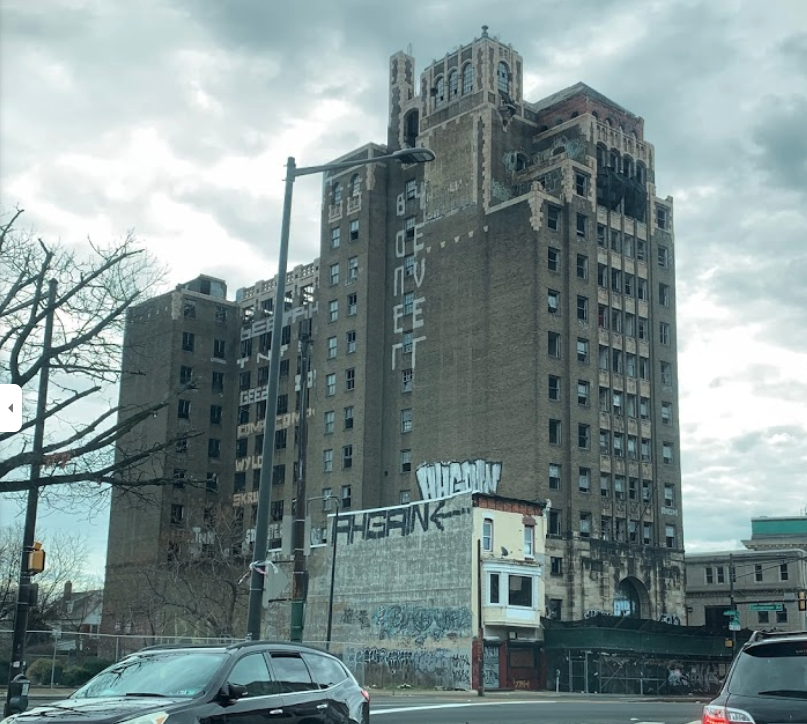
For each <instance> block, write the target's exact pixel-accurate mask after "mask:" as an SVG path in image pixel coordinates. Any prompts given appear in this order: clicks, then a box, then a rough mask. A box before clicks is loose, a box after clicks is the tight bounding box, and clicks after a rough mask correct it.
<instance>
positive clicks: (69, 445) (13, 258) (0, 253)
mask: <svg viewBox="0 0 807 724" xmlns="http://www.w3.org/2000/svg"><path fill="white" fill-rule="evenodd" d="M21 214H22V210H16V211H15V212H13V213H12V214H10V215H6V216H5V218H4V219H3V221H2V222H0V374H2V376H3V377H4V378H5V381H7V382H11V383H13V384H18V385H20V386H21V387H22V388H23V390H24V391H26V390H29V389H31V388H32V387H33V385H34V384H35V383H36V379H37V376H38V374H39V372H40V370H41V369H42V366H43V364H45V363H46V362H47V363H48V364H49V365H50V369H51V390H52V391H51V394H50V395H49V399H48V405H47V409H46V411H45V415H44V417H45V420H46V423H47V435H48V436H47V438H46V441H45V445H44V447H43V449H42V450H41V451H35V450H33V449H32V446H31V444H30V433H31V431H32V429H33V426H34V417H33V415H30V414H29V415H28V416H27V419H26V420H24V422H23V427H22V430H21V431H20V432H18V433H0V447H2V448H4V449H10V450H11V452H10V454H0V493H5V492H16V491H23V490H26V489H27V488H28V487H29V481H28V480H27V479H26V476H27V471H28V468H29V466H30V465H31V464H32V463H34V462H38V463H39V464H40V465H42V466H43V475H42V477H41V478H40V480H39V481H38V484H39V485H40V487H43V488H47V487H48V486H52V485H57V484H64V483H69V484H72V487H71V488H70V489H71V490H72V491H73V492H76V491H77V490H79V489H78V488H77V487H76V486H77V485H81V484H88V483H89V484H102V483H110V484H112V485H121V486H123V485H125V486H126V487H130V488H137V487H139V486H144V485H153V484H161V483H165V482H167V480H166V479H165V478H164V475H163V472H162V468H161V466H160V465H157V464H155V460H156V456H157V455H158V453H160V452H162V451H164V450H166V449H171V448H173V447H174V446H175V444H176V442H177V440H178V439H180V438H172V439H169V440H165V441H162V442H160V443H158V444H152V445H148V446H147V445H145V444H144V445H142V446H140V447H138V446H136V445H132V444H131V441H132V439H134V438H132V437H131V436H130V437H129V438H127V445H126V448H125V450H124V449H123V448H122V447H121V445H120V443H121V440H122V438H124V436H127V434H129V433H131V432H132V431H134V430H135V428H137V426H138V425H140V423H142V422H143V421H145V420H147V419H148V418H149V417H150V416H152V415H156V414H157V413H158V412H159V411H160V410H161V409H162V408H164V407H166V406H167V405H168V404H170V403H171V402H172V401H173V400H174V399H175V398H176V397H177V395H178V394H179V392H181V391H182V389H184V388H183V387H178V388H177V389H175V390H173V391H171V392H170V393H169V394H167V395H166V396H164V397H163V398H162V399H160V400H158V401H156V402H153V403H150V404H143V405H139V406H133V405H130V406H127V407H122V406H121V405H118V404H114V403H112V402H110V401H109V400H108V399H107V395H106V393H107V392H108V390H109V388H110V385H111V384H113V383H115V382H116V381H117V380H118V377H119V374H120V368H121V346H122V341H123V326H124V323H125V321H126V316H127V311H128V310H129V309H130V307H132V305H134V304H137V303H139V302H141V301H144V300H145V299H146V298H147V296H148V295H149V294H150V293H151V292H152V291H153V290H155V288H156V287H157V285H158V284H159V283H160V282H161V279H162V276H163V271H162V269H161V268H159V267H158V266H157V265H156V264H155V261H154V259H153V258H152V257H150V256H149V255H148V254H147V253H145V251H144V250H143V249H141V248H139V246H138V242H137V240H136V239H135V237H134V235H133V234H132V233H131V232H130V233H129V234H127V235H126V237H125V238H124V239H123V241H120V242H119V243H116V244H112V245H110V246H106V247H105V246H99V245H96V244H94V243H93V242H91V241H89V240H88V241H87V243H86V245H85V246H84V247H82V248H79V249H76V250H71V249H68V248H66V247H64V246H60V245H48V244H46V243H45V242H43V241H42V240H41V239H39V238H36V237H34V235H33V234H32V233H29V232H26V231H24V230H21V229H20V228H19V219H20V215H21ZM51 279H55V280H57V282H58V294H57V297H56V301H55V304H54V305H53V306H54V308H53V310H52V311H53V314H54V336H53V341H52V344H51V345H50V346H49V347H48V346H46V345H45V344H44V340H43V329H44V322H45V319H46V317H47V315H48V314H49V311H51V310H49V305H48V299H47V298H48V283H49V281H50V280H51ZM135 373H136V371H135ZM193 434H194V432H193V431H190V432H184V433H183V435H182V437H184V438H187V437H191V436H193ZM116 453H117V454H116ZM124 473H125V476H124V475H123V474H124ZM124 478H125V480H124ZM94 489H95V490H97V487H94ZM81 492H82V494H83V493H84V492H86V487H84V486H82V489H81Z"/></svg>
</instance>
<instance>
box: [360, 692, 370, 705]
mask: <svg viewBox="0 0 807 724" xmlns="http://www.w3.org/2000/svg"><path fill="white" fill-rule="evenodd" d="M361 695H362V696H363V697H364V700H365V701H366V702H367V703H368V704H369V703H370V692H369V691H366V690H365V689H362V690H361Z"/></svg>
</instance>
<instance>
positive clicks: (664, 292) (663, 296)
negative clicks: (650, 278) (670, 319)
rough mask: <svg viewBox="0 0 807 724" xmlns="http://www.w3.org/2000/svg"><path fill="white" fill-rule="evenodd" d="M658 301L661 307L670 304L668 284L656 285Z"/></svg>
mask: <svg viewBox="0 0 807 724" xmlns="http://www.w3.org/2000/svg"><path fill="white" fill-rule="evenodd" d="M658 303H659V304H660V305H661V306H662V307H669V306H670V287H669V285H668V284H659V285H658Z"/></svg>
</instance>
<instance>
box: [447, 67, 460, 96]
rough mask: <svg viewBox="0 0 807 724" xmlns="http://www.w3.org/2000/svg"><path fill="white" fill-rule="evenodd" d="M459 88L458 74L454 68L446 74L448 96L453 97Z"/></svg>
mask: <svg viewBox="0 0 807 724" xmlns="http://www.w3.org/2000/svg"><path fill="white" fill-rule="evenodd" d="M459 89H460V82H459V74H458V73H457V71H456V70H452V71H451V72H450V73H449V74H448V97H449V99H450V98H454V97H455V96H456V95H457V94H458V93H459Z"/></svg>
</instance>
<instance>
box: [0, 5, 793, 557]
mask: <svg viewBox="0 0 807 724" xmlns="http://www.w3.org/2000/svg"><path fill="white" fill-rule="evenodd" d="M483 24H487V25H489V26H490V31H489V32H490V34H491V35H494V36H497V37H499V38H500V39H501V40H502V41H504V42H506V43H510V44H512V46H513V48H514V49H515V50H517V51H518V52H520V53H521V54H522V55H523V57H524V67H525V96H526V99H527V100H529V101H537V100H539V99H541V98H542V97H544V96H546V95H549V94H551V93H553V92H555V91H557V90H560V89H562V88H564V87H566V86H569V85H572V84H574V83H576V82H578V81H583V82H585V83H587V84H589V85H591V86H593V87H594V88H595V89H597V90H598V91H600V92H601V93H603V94H605V95H606V96H608V97H610V98H612V99H613V100H614V101H616V102H617V103H619V104H620V105H622V106H625V107H627V108H629V109H630V110H632V111H633V112H634V113H636V114H637V115H640V116H642V117H644V119H645V131H646V137H647V139H648V140H649V141H650V142H651V143H653V144H655V148H656V169H657V172H656V181H657V189H658V194H659V195H660V196H662V197H665V196H667V195H668V194H669V195H672V196H674V197H675V221H676V229H675V231H676V264H677V272H678V334H679V340H680V345H679V349H680V362H679V364H680V369H679V372H680V393H681V409H680V415H681V431H682V445H683V450H682V462H683V473H684V510H685V517H684V526H685V538H686V544H687V549H688V550H689V551H702V550H708V549H716V548H727V547H737V546H739V541H740V539H742V538H747V537H749V535H750V518H751V517H752V516H760V515H797V514H802V513H803V512H804V510H805V508H807V211H806V209H807V3H805V2H803V0H790V1H788V0H767V1H766V2H764V3H762V2H758V1H752V0H749V1H747V2H746V1H743V0H703V1H699V0H678V1H676V0H660V1H656V0H634V1H633V2H631V1H630V0H574V1H572V0H532V1H531V2H521V3H516V2H511V3H501V2H496V3H492V2H482V1H481V0H452V1H451V2H448V1H442V0H408V2H406V3H392V2H387V1H385V0H383V1H382V0H294V2H281V1H280V0H231V1H227V0H137V2H130V1H129V0H3V4H2V10H0V133H2V135H1V136H0V202H2V204H3V206H4V207H5V208H9V207H10V206H14V205H16V204H19V205H21V206H22V207H24V208H25V209H26V212H27V213H26V219H27V223H28V225H29V226H33V227H35V228H36V229H37V231H38V232H39V234H40V235H41V236H43V237H45V238H47V239H54V240H55V239H59V238H60V239H61V240H62V241H64V242H68V243H73V242H79V241H80V240H82V239H83V238H85V237H86V236H87V235H89V236H91V237H92V238H93V239H95V240H97V241H104V240H110V239H115V238H119V237H121V236H123V235H124V233H125V232H126V231H127V230H128V229H130V228H133V229H134V230H135V231H136V233H137V235H138V236H139V237H140V239H141V240H142V241H143V243H144V244H146V245H147V246H148V247H149V248H150V249H152V250H153V251H154V252H155V253H156V254H158V255H159V257H160V258H161V259H163V260H164V261H165V262H166V263H168V264H170V267H171V281H172V282H173V283H176V282H180V281H187V280H188V279H191V278H193V277H195V276H196V275H197V274H199V273H202V272H203V273H206V274H213V275H216V276H220V277H223V278H225V279H226V280H227V282H228V284H229V286H230V291H231V295H232V294H233V293H234V291H235V289H236V288H237V287H239V286H244V285H248V284H251V283H253V282H254V281H256V280H257V279H259V278H268V277H271V276H272V275H273V274H274V270H275V267H276V258H277V238H278V232H279V227H280V206H281V196H282V191H283V188H282V180H283V176H284V168H283V166H284V164H285V159H286V157H287V156H289V155H293V156H295V157H296V159H297V161H298V164H301V165H312V164H316V163H322V162H324V161H327V160H330V159H332V158H334V157H336V156H339V155H342V154H344V153H345V152H347V151H349V150H351V149H352V148H354V147H356V146H359V145H361V144H364V143H366V142H370V141H374V142H379V143H383V142H385V140H386V124H387V82H388V60H389V56H390V55H392V54H393V53H394V52H396V51H398V50H407V49H408V48H409V47H410V46H411V52H412V54H413V55H414V56H415V58H416V61H417V68H418V71H420V70H423V69H424V68H425V66H426V65H427V64H429V63H430V62H431V61H432V60H433V59H434V58H438V57H442V56H443V55H445V54H446V52H448V51H451V50H453V49H454V48H456V47H457V46H460V45H464V44H467V43H469V42H470V41H472V40H473V39H474V37H478V36H479V35H480V33H481V29H480V28H481V26H482V25H483ZM318 183H319V182H318V181H317V180H316V179H315V178H312V179H302V180H300V181H298V182H297V184H296V189H295V206H294V216H293V220H292V241H291V245H292V248H291V251H290V261H291V263H303V262H308V261H310V260H311V259H312V258H314V257H315V256H316V255H317V253H318V238H319V228H318V226H319V211H320V209H319V187H318ZM0 512H3V513H4V514H3V521H4V522H5V521H6V520H7V519H8V517H9V515H10V514H11V513H13V512H14V511H13V510H11V508H10V506H8V505H6V506H5V507H4V508H3V509H2V511H0ZM63 520H64V518H63V517H62V516H59V515H52V516H50V517H46V518H44V520H43V525H44V526H46V527H47V526H56V525H58V524H60V522H61V521H63ZM94 520H95V525H94V526H92V527H89V528H88V530H91V531H92V533H91V535H93V541H95V542H96V543H97V546H96V550H98V554H97V556H96V562H97V565H99V566H100V567H101V568H102V567H103V546H104V542H105V537H106V519H105V517H104V516H103V515H101V516H97V517H96V518H95V519H94Z"/></svg>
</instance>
